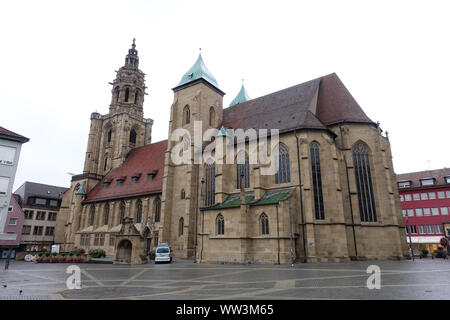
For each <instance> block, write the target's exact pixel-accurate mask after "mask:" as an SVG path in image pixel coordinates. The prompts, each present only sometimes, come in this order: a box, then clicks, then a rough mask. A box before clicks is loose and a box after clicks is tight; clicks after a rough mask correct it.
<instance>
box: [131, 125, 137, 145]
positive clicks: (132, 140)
mask: <svg viewBox="0 0 450 320" xmlns="http://www.w3.org/2000/svg"><path fill="white" fill-rule="evenodd" d="M130 143H134V144H136V130H134V129H131V131H130Z"/></svg>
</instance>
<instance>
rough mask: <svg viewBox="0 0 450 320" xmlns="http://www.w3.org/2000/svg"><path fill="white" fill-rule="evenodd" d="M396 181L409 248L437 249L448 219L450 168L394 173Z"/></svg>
mask: <svg viewBox="0 0 450 320" xmlns="http://www.w3.org/2000/svg"><path fill="white" fill-rule="evenodd" d="M397 183H398V189H399V194H400V201H401V203H402V213H403V219H404V220H405V225H407V226H406V230H407V234H408V236H409V235H410V236H411V242H412V245H413V248H414V249H416V250H420V249H428V250H429V251H430V252H431V251H432V250H435V249H437V247H438V246H439V241H440V239H441V238H442V237H444V226H443V223H444V222H449V221H450V168H444V169H438V170H426V171H420V172H411V173H402V174H398V175H397ZM407 222H408V223H407ZM407 240H408V243H409V237H408V239H407ZM415 253H418V251H416V252H415Z"/></svg>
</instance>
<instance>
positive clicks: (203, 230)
mask: <svg viewBox="0 0 450 320" xmlns="http://www.w3.org/2000/svg"><path fill="white" fill-rule="evenodd" d="M204 183H205V180H203V179H202V188H201V190H202V193H203V184H204ZM204 233H205V210H203V211H202V249H201V250H200V262H202V260H203V235H204Z"/></svg>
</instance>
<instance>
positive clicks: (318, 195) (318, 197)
mask: <svg viewBox="0 0 450 320" xmlns="http://www.w3.org/2000/svg"><path fill="white" fill-rule="evenodd" d="M309 151H310V153H311V173H312V183H313V194H314V210H315V214H316V219H321V220H323V219H325V212H324V209H323V193H322V174H321V172H320V152H319V144H318V143H317V142H313V143H311V145H310V148H309Z"/></svg>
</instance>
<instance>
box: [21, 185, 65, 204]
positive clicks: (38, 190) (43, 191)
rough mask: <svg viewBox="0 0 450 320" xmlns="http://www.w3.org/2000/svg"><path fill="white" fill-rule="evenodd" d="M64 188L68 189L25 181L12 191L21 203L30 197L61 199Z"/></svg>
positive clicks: (26, 201)
mask: <svg viewBox="0 0 450 320" xmlns="http://www.w3.org/2000/svg"><path fill="white" fill-rule="evenodd" d="M66 190H68V188H65V187H58V186H53V185H49V184H43V183H36V182H30V181H26V182H25V183H24V184H22V185H21V186H20V187H19V188H18V189H17V190H16V191H15V192H14V193H15V194H18V195H19V196H20V197H21V199H22V201H23V203H24V204H26V203H28V198H30V197H39V198H45V199H62V196H63V194H64V192H66Z"/></svg>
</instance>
